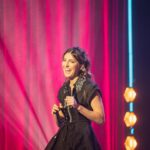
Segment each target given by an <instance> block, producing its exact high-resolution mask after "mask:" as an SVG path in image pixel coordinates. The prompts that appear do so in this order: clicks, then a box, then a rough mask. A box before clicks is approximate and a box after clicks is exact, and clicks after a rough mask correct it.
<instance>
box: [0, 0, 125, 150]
mask: <svg viewBox="0 0 150 150" xmlns="http://www.w3.org/2000/svg"><path fill="white" fill-rule="evenodd" d="M126 20H127V19H126V2H125V0H121V1H120V0H0V149H1V150H10V149H11V150H43V149H44V147H45V146H46V144H47V143H48V141H49V139H50V138H51V137H52V136H53V135H54V134H55V133H56V131H57V130H58V128H57V126H56V124H55V123H54V120H53V119H52V115H51V108H52V105H53V104H54V103H58V100H57V92H58V89H59V87H60V86H61V85H62V83H63V81H64V77H63V73H62V70H61V60H62V54H63V52H64V51H65V50H66V49H67V48H69V47H72V46H79V47H81V48H83V49H85V51H86V52H87V53H88V56H89V58H90V60H91V64H92V65H91V71H92V73H93V76H94V78H95V80H96V82H97V83H98V85H99V87H100V89H101V91H102V93H103V103H104V108H105V114H106V121H105V123H104V125H100V126H98V125H96V124H93V127H94V130H95V133H96V136H97V138H98V141H99V142H100V143H101V146H102V147H103V149H104V150H117V149H118V150H119V149H121V150H123V149H124V148H123V147H124V146H123V142H124V123H123V115H124V100H123V96H122V95H123V91H124V88H125V86H126V85H125V80H126V67H125V66H126V59H127V57H126V56H127V55H126V52H127V43H126V41H127V39H126V34H127V29H126Z"/></svg>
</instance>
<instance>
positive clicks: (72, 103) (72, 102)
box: [65, 96, 78, 108]
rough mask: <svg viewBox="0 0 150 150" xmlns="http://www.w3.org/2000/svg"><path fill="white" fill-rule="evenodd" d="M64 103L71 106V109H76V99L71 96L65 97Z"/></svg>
mask: <svg viewBox="0 0 150 150" xmlns="http://www.w3.org/2000/svg"><path fill="white" fill-rule="evenodd" d="M65 103H66V105H67V106H71V107H73V108H77V107H78V103H77V101H76V99H75V98H74V97H73V96H66V98H65Z"/></svg>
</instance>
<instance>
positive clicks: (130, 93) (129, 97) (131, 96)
mask: <svg viewBox="0 0 150 150" xmlns="http://www.w3.org/2000/svg"><path fill="white" fill-rule="evenodd" d="M135 97H136V92H135V90H134V88H129V87H128V88H126V89H125V92H124V98H125V100H126V102H133V101H134V100H135Z"/></svg>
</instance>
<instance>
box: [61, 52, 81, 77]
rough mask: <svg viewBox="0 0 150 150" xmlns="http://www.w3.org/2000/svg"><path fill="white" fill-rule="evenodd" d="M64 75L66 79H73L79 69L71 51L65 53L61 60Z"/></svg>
mask: <svg viewBox="0 0 150 150" xmlns="http://www.w3.org/2000/svg"><path fill="white" fill-rule="evenodd" d="M62 68H63V72H64V76H65V77H66V78H68V79H74V78H75V77H76V76H77V75H78V73H79V70H80V64H79V62H78V61H77V60H76V59H75V58H74V56H73V55H72V54H71V53H66V54H65V55H64V58H63V61H62Z"/></svg>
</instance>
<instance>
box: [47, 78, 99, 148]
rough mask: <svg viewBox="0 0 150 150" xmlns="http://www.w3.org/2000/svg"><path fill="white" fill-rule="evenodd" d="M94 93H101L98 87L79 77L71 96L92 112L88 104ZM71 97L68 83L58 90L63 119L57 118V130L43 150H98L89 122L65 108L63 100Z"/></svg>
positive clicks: (74, 111) (75, 112) (71, 109)
mask: <svg viewBox="0 0 150 150" xmlns="http://www.w3.org/2000/svg"><path fill="white" fill-rule="evenodd" d="M96 92H99V94H100V95H101V92H100V90H99V88H98V86H97V85H96V84H95V83H94V82H93V81H92V80H91V79H90V78H85V77H79V79H78V80H77V82H76V83H75V86H74V90H73V96H74V97H75V98H76V100H77V102H78V103H79V104H81V105H83V106H84V107H86V108H88V109H89V110H92V108H91V106H90V103H91V100H92V99H93V98H94V96H95V94H96ZM70 95H71V90H70V87H69V81H68V82H65V83H64V85H63V86H62V87H61V88H60V90H59V93H58V99H59V101H60V102H61V103H62V104H63V106H64V108H63V109H62V111H63V113H64V115H65V118H63V119H61V118H59V115H57V117H58V120H59V126H60V128H59V130H58V132H57V133H56V135H55V136H53V137H52V139H51V140H50V142H49V143H48V145H47V146H46V148H45V150H100V149H101V148H100V145H99V144H98V142H97V140H96V137H95V135H94V132H93V130H92V127H91V121H90V120H89V119H87V118H86V117H84V116H83V115H82V114H80V113H79V112H78V111H77V110H76V109H75V108H69V107H65V103H64V99H65V97H66V96H70Z"/></svg>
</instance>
